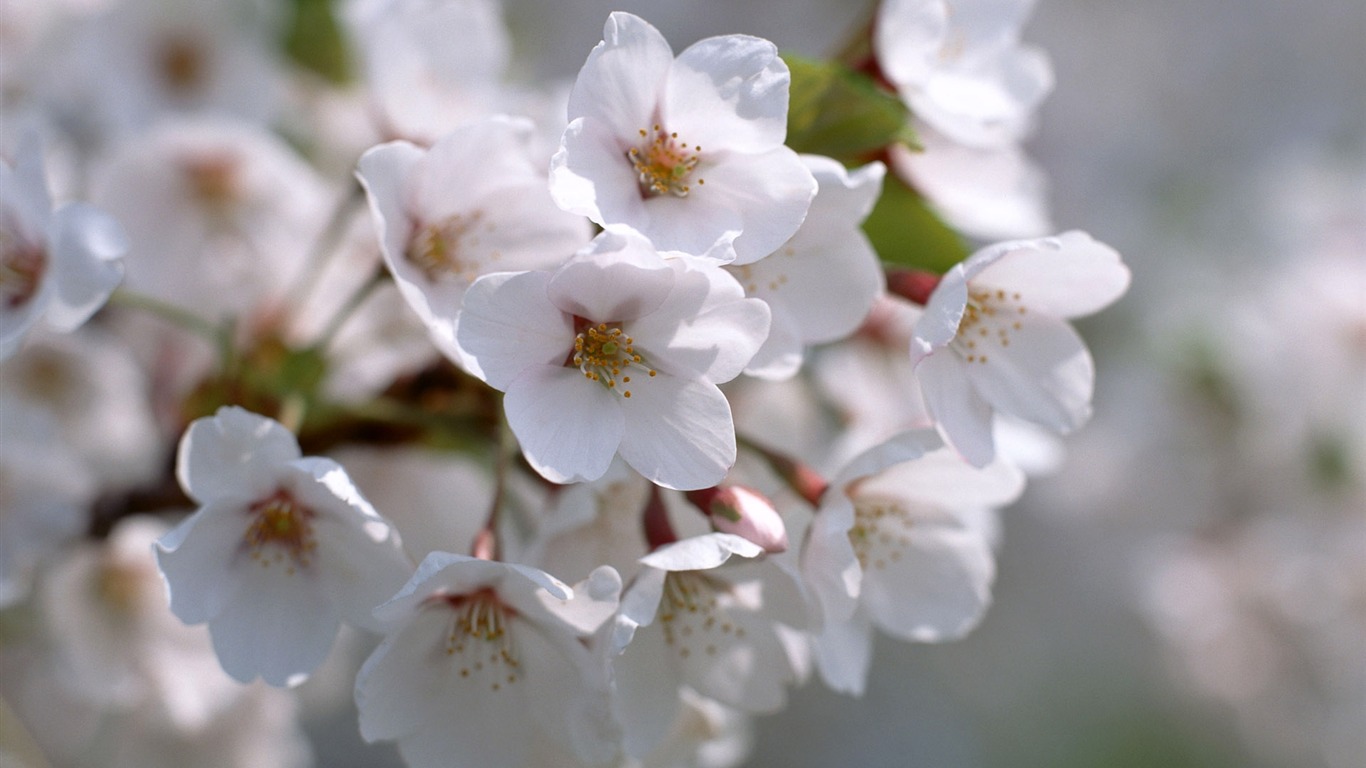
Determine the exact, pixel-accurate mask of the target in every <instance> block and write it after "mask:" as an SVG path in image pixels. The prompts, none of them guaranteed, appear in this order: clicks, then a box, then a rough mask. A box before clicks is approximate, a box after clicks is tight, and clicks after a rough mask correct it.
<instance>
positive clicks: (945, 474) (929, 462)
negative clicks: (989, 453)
mask: <svg viewBox="0 0 1366 768" xmlns="http://www.w3.org/2000/svg"><path fill="white" fill-rule="evenodd" d="M1024 482H1025V480H1024V475H1023V474H1022V473H1021V472H1020V470H1019V469H1017V468H1015V467H1014V466H1013V465H1011V464H1010V463H1008V462H1006V461H1005V460H1004V459H1001V458H997V460H995V461H993V462H991V463H990V464H988V465H986V466H985V467H982V468H980V469H979V468H977V467H974V466H972V465H970V464H966V463H964V462H963V460H962V459H961V458H959V457H958V456H957V455H956V454H955V453H954V452H953V451H951V450H947V449H939V450H935V451H931V452H929V453H927V454H925V455H924V456H921V457H920V458H918V459H915V460H914V461H904V462H901V463H898V464H894V465H892V466H889V467H887V468H886V469H884V470H882V471H881V472H879V473H877V474H875V475H873V476H871V477H868V478H866V479H864V480H863V481H862V482H861V483H859V485H858V493H860V494H869V495H882V496H890V497H901V498H907V499H914V500H917V501H921V502H924V503H927V504H931V505H935V506H944V507H951V508H962V507H1000V506H1004V505H1006V504H1009V503H1011V502H1013V501H1014V500H1015V499H1017V498H1019V496H1020V493H1021V492H1023V491H1024Z"/></svg>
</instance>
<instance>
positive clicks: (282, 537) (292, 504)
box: [243, 489, 318, 574]
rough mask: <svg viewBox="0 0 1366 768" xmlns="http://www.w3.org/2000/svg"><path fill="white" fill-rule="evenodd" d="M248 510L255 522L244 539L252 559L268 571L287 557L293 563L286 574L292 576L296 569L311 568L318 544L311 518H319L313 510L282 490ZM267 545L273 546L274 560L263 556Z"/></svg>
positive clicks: (286, 569)
mask: <svg viewBox="0 0 1366 768" xmlns="http://www.w3.org/2000/svg"><path fill="white" fill-rule="evenodd" d="M247 511H248V512H249V513H250V514H251V515H252V520H251V524H250V525H249V526H247V532H246V535H245V536H244V537H243V538H244V540H245V542H246V545H247V547H248V548H249V549H250V550H251V559H252V560H256V561H257V562H259V563H261V565H262V566H264V567H267V568H269V567H270V565H271V563H273V562H274V563H278V562H282V561H283V560H284V559H285V556H286V555H288V556H289V558H290V564H289V565H288V566H286V568H285V572H286V573H290V574H292V573H294V571H295V568H296V567H299V568H307V567H308V566H309V564H310V563H311V562H312V560H311V559H310V558H311V557H312V555H313V552H314V551H316V550H317V549H318V541H317V539H316V538H314V536H313V523H312V519H313V518H314V517H316V513H314V512H313V510H311V509H309V508H308V507H305V506H304V505H302V504H300V503H299V502H298V501H297V500H295V498H294V496H293V495H292V494H290V493H289V491H286V490H284V489H280V490H277V491H276V492H275V493H273V494H271V495H270V496H267V497H266V498H264V499H261V500H260V501H258V502H256V503H255V504H252V505H251V506H250V507H248V508H247ZM267 546H273V547H274V550H275V553H274V556H273V557H268V556H266V555H265V554H263V552H262V550H263V549H264V548H265V547H267Z"/></svg>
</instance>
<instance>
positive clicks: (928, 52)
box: [874, 0, 949, 87]
mask: <svg viewBox="0 0 1366 768" xmlns="http://www.w3.org/2000/svg"><path fill="white" fill-rule="evenodd" d="M948 27H949V6H948V3H945V2H943V0H886V1H885V2H883V3H882V5H881V6H880V7H879V8H878V16H877V25H876V26H875V27H874V31H875V34H876V37H875V38H874V43H875V45H876V47H877V58H878V63H879V64H881V66H882V70H883V72H885V73H886V75H887V78H888V79H889V80H891V81H892V82H893V83H895V84H896V85H897V86H898V87H908V86H919V85H920V84H922V83H924V82H925V81H926V80H927V79H928V78H929V76H930V74H931V73H932V72H933V71H934V69H935V67H936V66H937V65H938V62H939V55H940V50H941V49H942V48H943V45H944V39H945V37H946V35H947V34H948Z"/></svg>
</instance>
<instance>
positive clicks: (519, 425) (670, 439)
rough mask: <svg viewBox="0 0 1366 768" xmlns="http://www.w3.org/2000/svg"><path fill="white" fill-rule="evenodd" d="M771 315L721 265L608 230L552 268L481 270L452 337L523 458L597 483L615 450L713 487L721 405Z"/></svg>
mask: <svg viewBox="0 0 1366 768" xmlns="http://www.w3.org/2000/svg"><path fill="white" fill-rule="evenodd" d="M768 323H769V311H768V307H767V306H766V305H765V304H764V303H763V302H761V301H758V300H755V299H747V298H745V296H744V290H743V289H742V288H741V287H740V285H739V284H738V283H736V282H735V279H734V278H732V277H731V276H730V275H728V274H726V273H725V272H724V271H722V270H721V269H719V268H717V267H712V266H708V265H706V264H704V263H701V262H700V261H694V260H688V259H669V260H667V261H666V260H665V259H663V258H662V257H661V256H660V255H659V254H658V253H657V252H656V251H655V249H654V248H653V247H651V246H650V244H649V242H648V241H646V240H645V239H644V238H643V237H641V236H640V235H639V234H637V233H635V232H632V231H630V230H616V231H614V230H608V231H606V232H604V233H603V234H601V235H599V236H598V237H597V238H596V239H595V240H594V241H593V242H592V243H591V244H589V245H588V246H587V247H586V248H584V249H583V250H582V251H580V252H579V253H578V254H576V255H575V256H574V257H573V258H572V259H570V260H569V262H567V263H566V264H565V265H563V266H562V267H560V268H559V269H558V270H556V271H555V272H553V273H552V272H519V273H497V274H493V275H487V276H485V277H482V278H480V279H479V280H477V281H475V283H474V284H473V285H472V286H470V289H469V292H468V293H467V294H466V295H465V304H464V310H463V314H462V316H461V322H460V328H459V335H458V338H457V340H458V341H459V343H460V346H461V347H463V348H464V349H465V351H466V352H468V353H469V354H470V355H471V356H472V357H473V358H474V359H475V361H476V362H477V363H478V366H479V368H480V370H481V372H482V374H483V378H484V380H485V381H486V382H488V384H489V385H490V386H492V387H494V388H495V389H498V390H501V391H503V392H506V393H507V394H506V397H505V399H504V408H505V410H506V413H507V419H508V425H509V426H510V427H511V428H512V431H513V434H515V435H516V436H517V439H518V441H519V442H520V443H521V447H522V453H523V454H524V455H525V456H526V458H527V460H528V461H529V462H530V463H531V465H532V466H533V467H534V468H535V469H536V471H537V472H540V473H541V474H542V475H543V476H545V477H546V478H548V479H550V480H553V481H555V482H561V483H563V482H572V481H581V480H593V479H596V478H599V477H601V476H602V475H603V474H604V473H605V472H606V471H607V468H608V466H609V465H610V464H611V462H612V457H614V456H616V455H618V454H620V456H621V457H622V458H623V459H625V460H626V463H627V464H630V465H631V467H632V468H634V469H635V470H636V471H637V472H640V473H641V474H642V475H644V476H645V477H646V478H648V479H649V480H651V481H652V482H655V483H657V484H659V485H663V486H665V487H669V488H679V489H683V490H691V489H696V488H705V487H707V486H710V485H715V484H716V483H717V482H720V480H721V478H722V477H724V476H725V473H726V470H727V469H729V468H730V466H731V465H732V464H733V463H734V462H735V431H734V425H733V422H732V420H731V413H730V405H729V404H728V403H727V401H726V398H725V395H724V394H722V393H721V390H720V389H719V388H717V386H716V385H717V384H718V383H721V382H726V381H729V380H731V379H733V378H735V377H736V376H738V375H739V374H740V371H741V370H743V368H744V367H745V365H746V364H748V363H749V360H750V359H751V358H752V357H753V356H754V352H755V350H756V349H758V347H759V345H760V344H762V343H763V340H764V338H765V336H766V335H767V333H768Z"/></svg>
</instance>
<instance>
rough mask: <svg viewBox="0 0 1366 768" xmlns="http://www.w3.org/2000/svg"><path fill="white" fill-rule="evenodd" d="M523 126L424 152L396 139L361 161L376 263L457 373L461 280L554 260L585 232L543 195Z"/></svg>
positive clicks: (487, 124)
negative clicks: (376, 242)
mask: <svg viewBox="0 0 1366 768" xmlns="http://www.w3.org/2000/svg"><path fill="white" fill-rule="evenodd" d="M531 132H532V125H531V123H529V122H527V121H525V120H515V119H511V118H507V117H492V118H487V119H484V120H480V121H477V122H474V123H470V124H468V125H466V126H464V127H461V128H457V129H456V130H454V131H452V132H451V133H449V134H447V135H446V136H444V137H443V138H442V139H441V140H440V141H438V142H437V143H436V144H434V145H433V146H432V147H431V149H427V150H424V149H421V148H419V147H417V146H415V145H413V144H410V143H408V142H404V141H396V142H391V143H388V144H383V145H381V146H378V147H375V148H373V149H371V150H370V151H368V152H366V153H365V155H363V156H362V157H361V159H360V170H359V171H358V172H357V175H358V176H359V177H360V180H361V182H362V183H363V184H364V185H365V189H366V192H367V193H368V195H369V198H370V211H371V214H372V215H373V217H374V221H375V228H376V230H377V231H378V233H379V237H380V245H381V250H382V252H383V254H384V263H385V264H386V265H387V266H388V267H389V271H390V273H391V274H393V276H394V280H395V282H397V283H398V287H399V290H400V291H401V292H402V293H403V297H404V299H406V300H407V301H408V304H409V306H411V307H412V308H413V311H415V312H416V313H417V314H418V316H419V317H420V318H422V321H423V323H424V324H425V325H426V326H427V328H428V331H429V333H430V334H431V337H432V340H433V341H434V342H435V343H436V344H437V346H438V347H439V348H440V349H441V350H442V352H444V353H445V354H446V355H447V356H449V357H450V358H451V359H452V360H454V361H455V362H456V363H458V364H459V365H460V366H461V367H463V368H465V369H466V370H470V371H477V367H476V364H475V363H474V361H473V360H472V359H471V358H470V357H469V355H467V354H466V353H465V352H464V351H463V350H462V349H461V348H460V346H459V344H458V343H457V342H456V329H457V327H458V324H459V317H460V312H459V307H460V304H461V301H462V300H463V298H464V295H465V290H466V289H467V288H468V287H469V284H470V283H472V282H474V280H475V278H477V277H479V276H481V275H484V274H487V273H489V272H494V271H498V272H507V271H519V270H529V269H540V268H549V267H554V266H557V265H559V264H560V263H561V262H563V261H565V260H566V259H568V258H569V256H570V255H571V254H573V253H574V251H576V250H578V249H579V248H580V247H582V246H583V245H584V244H586V243H587V242H588V241H589V239H590V238H591V233H590V232H589V224H588V221H587V220H586V219H583V218H581V217H578V216H574V215H572V214H568V213H565V212H564V211H561V210H560V209H558V208H556V207H555V204H554V202H553V201H552V200H551V199H550V196H549V194H547V192H546V188H545V183H546V181H545V174H544V172H543V171H542V170H540V169H538V168H537V167H535V166H534V165H533V164H532V161H531V155H530V152H529V149H528V142H529V141H530V139H531Z"/></svg>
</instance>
